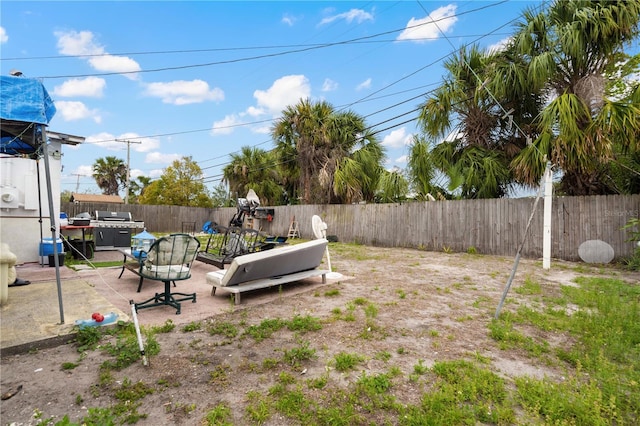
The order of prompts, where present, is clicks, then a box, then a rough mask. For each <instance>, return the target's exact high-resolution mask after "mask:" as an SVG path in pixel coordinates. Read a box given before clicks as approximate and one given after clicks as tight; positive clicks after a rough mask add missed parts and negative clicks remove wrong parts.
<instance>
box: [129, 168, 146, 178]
mask: <svg viewBox="0 0 640 426" xmlns="http://www.w3.org/2000/svg"><path fill="white" fill-rule="evenodd" d="M129 176H131V179H138V178H139V177H140V176H145V174H144V172H143V171H142V170H140V169H131V170H129Z"/></svg>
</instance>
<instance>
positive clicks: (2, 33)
mask: <svg viewBox="0 0 640 426" xmlns="http://www.w3.org/2000/svg"><path fill="white" fill-rule="evenodd" d="M8 41H9V36H8V35H7V30H5V29H4V27H0V43H6V42H8Z"/></svg>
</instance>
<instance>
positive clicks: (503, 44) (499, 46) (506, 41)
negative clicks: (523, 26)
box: [487, 37, 511, 53]
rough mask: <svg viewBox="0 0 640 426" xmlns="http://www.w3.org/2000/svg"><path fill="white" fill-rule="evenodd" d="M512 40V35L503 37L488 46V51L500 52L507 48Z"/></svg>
mask: <svg viewBox="0 0 640 426" xmlns="http://www.w3.org/2000/svg"><path fill="white" fill-rule="evenodd" d="M510 41H511V37H507V38H503V39H502V40H500V41H499V42H497V43H495V44H492V45H491V46H489V47H488V48H487V52H489V53H499V52H502V51H503V50H504V49H506V47H507V45H508V44H509V42H510Z"/></svg>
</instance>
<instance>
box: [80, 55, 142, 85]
mask: <svg viewBox="0 0 640 426" xmlns="http://www.w3.org/2000/svg"><path fill="white" fill-rule="evenodd" d="M89 64H90V65H91V66H92V67H93V68H95V69H96V70H98V71H101V72H113V73H126V74H123V76H124V77H126V78H128V79H130V80H137V79H138V75H137V72H138V71H140V70H141V69H142V68H140V65H139V64H138V63H137V62H136V61H134V60H133V59H131V58H129V57H126V56H115V55H103V56H97V57H94V58H91V59H89Z"/></svg>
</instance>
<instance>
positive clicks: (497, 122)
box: [409, 46, 524, 198]
mask: <svg viewBox="0 0 640 426" xmlns="http://www.w3.org/2000/svg"><path fill="white" fill-rule="evenodd" d="M495 60H496V55H495V54H488V53H484V52H483V51H481V50H480V49H478V48H477V47H476V46H472V47H471V48H469V49H467V48H462V49H460V51H459V54H458V55H457V56H456V57H454V58H452V59H450V60H448V61H446V62H445V64H444V66H445V68H446V70H447V72H448V74H447V76H446V77H445V80H444V82H443V84H442V86H440V87H439V88H438V89H437V90H436V91H435V92H434V93H433V95H431V96H430V97H429V98H428V99H427V100H426V101H425V102H424V103H423V105H422V109H421V111H420V116H419V122H420V123H421V125H422V128H423V131H424V133H425V135H426V137H427V138H428V139H430V140H431V141H440V142H439V143H432V146H433V147H432V148H431V149H430V150H429V143H427V142H426V141H414V144H413V146H412V148H411V153H410V155H409V159H410V163H409V169H410V175H411V177H412V182H413V185H414V186H415V187H416V189H417V191H418V194H419V196H425V195H426V193H428V192H430V191H431V190H433V185H432V183H431V181H432V179H433V177H434V174H435V170H434V169H437V170H439V171H440V172H441V173H443V174H445V175H447V176H448V178H449V182H450V190H451V191H459V192H460V196H462V197H464V198H495V197H501V196H504V195H505V194H506V193H507V191H508V188H509V186H510V185H511V183H512V176H511V173H510V171H509V161H510V156H513V155H514V154H515V153H517V152H518V151H519V149H520V147H521V146H524V141H523V140H518V138H514V137H513V131H512V124H511V123H510V122H509V120H513V118H512V117H509V116H508V115H507V116H505V113H504V111H503V108H502V106H501V103H499V102H496V99H495V97H494V96H492V94H491V92H490V91H488V90H486V88H485V86H486V84H487V80H488V78H489V77H488V76H490V75H491V69H492V67H493V65H494V61H495ZM521 139H522V138H521Z"/></svg>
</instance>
